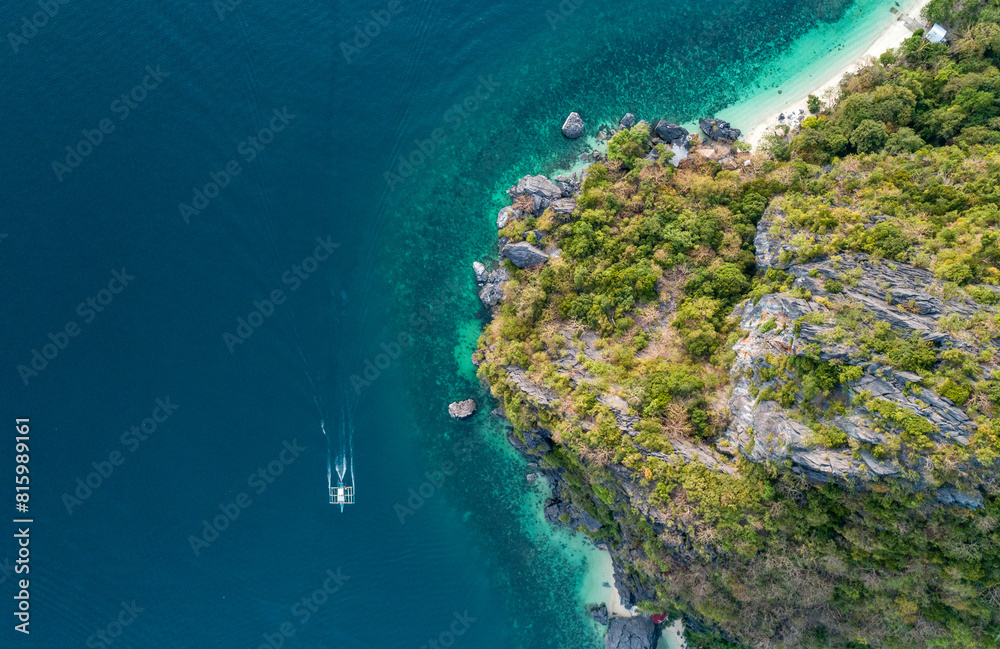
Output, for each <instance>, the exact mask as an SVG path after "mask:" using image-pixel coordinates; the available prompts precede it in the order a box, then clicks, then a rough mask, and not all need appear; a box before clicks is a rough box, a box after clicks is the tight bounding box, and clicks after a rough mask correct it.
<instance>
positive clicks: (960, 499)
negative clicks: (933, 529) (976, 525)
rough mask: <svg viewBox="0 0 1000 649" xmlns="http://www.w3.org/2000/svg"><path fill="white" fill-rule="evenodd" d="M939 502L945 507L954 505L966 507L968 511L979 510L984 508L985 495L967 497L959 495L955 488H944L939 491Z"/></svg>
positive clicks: (978, 494)
mask: <svg viewBox="0 0 1000 649" xmlns="http://www.w3.org/2000/svg"><path fill="white" fill-rule="evenodd" d="M937 498H938V502H941V503H943V504H945V505H954V506H956V507H965V508H966V509H979V508H980V507H982V506H983V495H982V494H980V493H975V494H972V495H965V494H963V493H959V491H958V490H957V489H955V488H954V487H943V488H941V489H938V490H937Z"/></svg>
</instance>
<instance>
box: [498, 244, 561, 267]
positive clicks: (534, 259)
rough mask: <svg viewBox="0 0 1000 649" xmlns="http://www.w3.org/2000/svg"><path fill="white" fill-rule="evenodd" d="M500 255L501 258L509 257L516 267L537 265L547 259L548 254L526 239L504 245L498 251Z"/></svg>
mask: <svg viewBox="0 0 1000 649" xmlns="http://www.w3.org/2000/svg"><path fill="white" fill-rule="evenodd" d="M500 257H501V258H503V259H510V261H511V263H513V264H514V265H515V266H517V267H518V268H528V267H529V266H538V265H540V264H544V263H545V262H546V261H548V259H549V256H548V255H546V254H545V253H544V252H542V251H541V250H539V249H538V248H536V247H535V246H533V245H531V244H530V243H528V242H527V241H521V242H520V243H511V244H508V245H506V246H504V247H503V250H501V251H500Z"/></svg>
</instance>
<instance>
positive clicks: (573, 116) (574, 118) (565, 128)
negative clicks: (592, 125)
mask: <svg viewBox="0 0 1000 649" xmlns="http://www.w3.org/2000/svg"><path fill="white" fill-rule="evenodd" d="M583 129H584V123H583V118H582V117H580V114H579V113H576V112H573V113H570V114H569V117H567V118H566V121H565V122H563V125H562V133H563V135H565V136H566V137H568V138H569V139H571V140H575V139H576V138H578V137H580V136H581V135H583Z"/></svg>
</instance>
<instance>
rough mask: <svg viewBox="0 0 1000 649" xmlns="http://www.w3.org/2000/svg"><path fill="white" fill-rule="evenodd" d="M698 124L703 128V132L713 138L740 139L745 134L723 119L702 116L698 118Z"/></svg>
mask: <svg viewBox="0 0 1000 649" xmlns="http://www.w3.org/2000/svg"><path fill="white" fill-rule="evenodd" d="M698 126H699V127H700V128H701V132H702V133H704V134H705V135H707V136H708V137H710V138H711V139H713V140H722V141H724V142H732V141H734V140H738V139H739V138H740V135H742V134H743V133H742V131H740V129H738V128H733V127H732V126H731V125H730V124H729V122H727V121H725V120H722V119H709V118H707V117H706V118H702V119H700V120H698Z"/></svg>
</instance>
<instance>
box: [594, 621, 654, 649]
mask: <svg viewBox="0 0 1000 649" xmlns="http://www.w3.org/2000/svg"><path fill="white" fill-rule="evenodd" d="M656 640H657V637H656V625H655V624H653V620H651V619H650V618H649V616H646V615H639V616H636V617H616V618H615V619H613V620H611V626H610V627H609V628H608V635H606V636H604V648H605V649H654V648H655V647H656Z"/></svg>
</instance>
